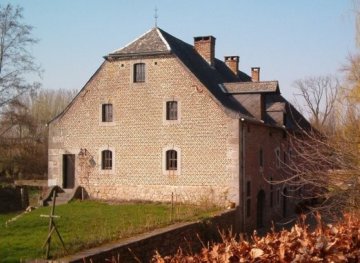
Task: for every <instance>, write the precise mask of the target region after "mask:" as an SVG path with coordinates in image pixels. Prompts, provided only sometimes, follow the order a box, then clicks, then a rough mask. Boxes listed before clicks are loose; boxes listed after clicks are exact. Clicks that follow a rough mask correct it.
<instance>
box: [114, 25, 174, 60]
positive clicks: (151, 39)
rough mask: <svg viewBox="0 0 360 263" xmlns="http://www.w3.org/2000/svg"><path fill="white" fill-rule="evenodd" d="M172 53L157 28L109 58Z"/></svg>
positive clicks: (116, 51)
mask: <svg viewBox="0 0 360 263" xmlns="http://www.w3.org/2000/svg"><path fill="white" fill-rule="evenodd" d="M161 53H165V54H166V53H170V47H169V45H168V43H167V42H166V41H165V40H164V38H163V37H162V35H161V33H160V31H159V30H158V29H157V28H153V29H151V30H150V31H148V32H146V33H145V34H143V35H142V36H140V37H139V38H137V39H135V40H134V41H132V42H131V43H129V44H127V45H126V46H125V47H123V48H121V49H118V50H115V51H114V52H112V53H111V54H110V55H109V56H114V57H128V56H130V55H146V54H161Z"/></svg>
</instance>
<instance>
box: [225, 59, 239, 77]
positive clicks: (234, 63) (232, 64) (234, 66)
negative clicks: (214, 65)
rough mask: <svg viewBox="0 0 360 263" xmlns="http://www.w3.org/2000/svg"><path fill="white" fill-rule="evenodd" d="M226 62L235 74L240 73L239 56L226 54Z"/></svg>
mask: <svg viewBox="0 0 360 263" xmlns="http://www.w3.org/2000/svg"><path fill="white" fill-rule="evenodd" d="M225 64H226V66H228V68H229V69H230V70H231V71H232V72H233V73H234V74H235V76H237V75H238V71H239V56H226V57H225Z"/></svg>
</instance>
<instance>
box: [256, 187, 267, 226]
mask: <svg viewBox="0 0 360 263" xmlns="http://www.w3.org/2000/svg"><path fill="white" fill-rule="evenodd" d="M264 210H265V192H264V190H260V191H259V193H258V194H257V204H256V226H257V228H261V227H263V226H264V214H265V213H264Z"/></svg>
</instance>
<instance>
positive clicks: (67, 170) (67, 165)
mask: <svg viewBox="0 0 360 263" xmlns="http://www.w3.org/2000/svg"><path fill="white" fill-rule="evenodd" d="M74 186H75V154H64V155H63V188H65V189H72V188H74Z"/></svg>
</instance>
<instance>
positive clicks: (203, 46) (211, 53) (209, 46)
mask: <svg viewBox="0 0 360 263" xmlns="http://www.w3.org/2000/svg"><path fill="white" fill-rule="evenodd" d="M215 40H216V38H215V37H213V36H204V37H194V47H195V50H196V51H197V52H198V53H199V54H200V55H201V56H202V57H203V59H205V60H206V62H207V63H209V65H210V66H214V60H215Z"/></svg>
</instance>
